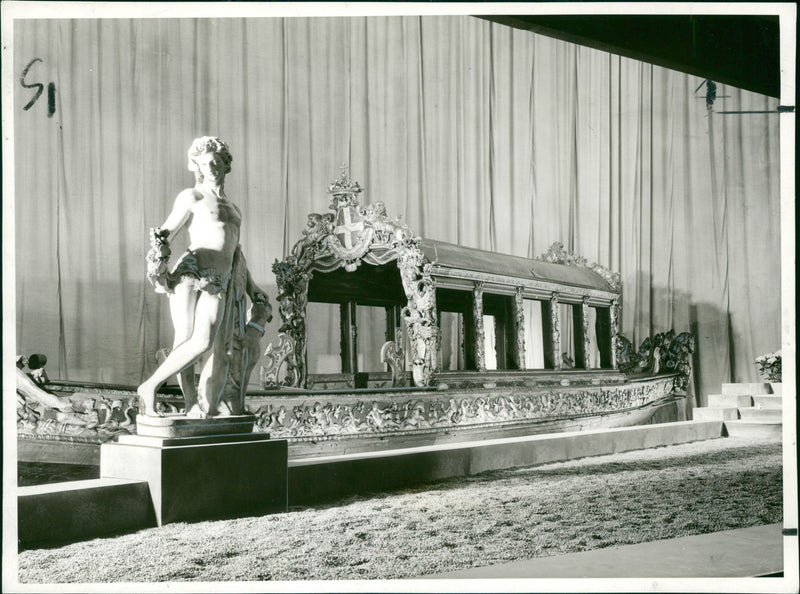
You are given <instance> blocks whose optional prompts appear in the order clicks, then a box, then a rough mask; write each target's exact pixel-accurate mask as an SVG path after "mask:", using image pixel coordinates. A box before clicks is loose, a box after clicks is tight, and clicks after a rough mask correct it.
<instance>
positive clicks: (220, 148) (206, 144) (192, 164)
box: [188, 136, 233, 183]
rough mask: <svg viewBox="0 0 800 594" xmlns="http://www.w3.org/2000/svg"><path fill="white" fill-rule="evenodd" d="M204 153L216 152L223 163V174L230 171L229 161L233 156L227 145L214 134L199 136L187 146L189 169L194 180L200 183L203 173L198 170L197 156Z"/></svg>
mask: <svg viewBox="0 0 800 594" xmlns="http://www.w3.org/2000/svg"><path fill="white" fill-rule="evenodd" d="M205 153H216V154H217V155H219V157H220V158H221V159H222V161H223V162H224V163H225V170H224V172H223V173H224V174H225V175H227V174H228V173H230V171H231V162H233V156H232V155H231V152H230V150H229V149H228V145H227V144H225V142H224V141H223V140H221V139H219V138H217V137H216V136H201V137H200V138H195V139H194V141H193V142H192V146H191V147H189V152H188V157H189V164H188V167H189V171H191V172H192V173H194V177H195V180H196V181H197V182H198V183H200V182H202V181H203V174H202V173H201V172H200V167H199V166H198V165H197V157H199V156H200V155H203V154H205Z"/></svg>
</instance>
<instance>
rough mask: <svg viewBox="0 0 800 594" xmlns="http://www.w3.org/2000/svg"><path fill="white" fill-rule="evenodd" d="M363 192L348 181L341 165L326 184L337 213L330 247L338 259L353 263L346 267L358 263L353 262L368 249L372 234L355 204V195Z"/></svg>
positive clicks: (348, 178)
mask: <svg viewBox="0 0 800 594" xmlns="http://www.w3.org/2000/svg"><path fill="white" fill-rule="evenodd" d="M363 191H364V188H363V187H361V185H359V183H358V182H356V181H352V180H350V177H349V176H348V174H347V169H346V167H344V166H343V167H342V169H341V174H340V176H339V178H338V179H337V180H336V181H334V182H333V183H332V184H331V185H330V186H329V187H328V193H329V194H330V195H331V204H330V209H331V210H333V211H335V213H336V214H335V218H334V227H333V234H332V237H334V238H335V241H331V242H330V243H329V246H330V248H331V251H333V253H334V254H335V255H336V256H337V257H338V258H340V259H342V260H345V261H347V262H352V263H353V264H354V265H347V266H345V268H346V269H348V270H349V269H350V268H351V267H352V268H355V266H357V265H358V264H357V263H355V262H354V261H356V260H358V259H359V258H360V257H361V256H363V255H364V254H365V253H366V252H367V250H368V249H369V246H370V243H371V242H372V237H373V235H374V229H373V228H372V227H371V226H370V225H369V224H367V223H366V221H365V220H364V217H362V216H361V212H360V207H359V205H358V194H360V193H361V192H363Z"/></svg>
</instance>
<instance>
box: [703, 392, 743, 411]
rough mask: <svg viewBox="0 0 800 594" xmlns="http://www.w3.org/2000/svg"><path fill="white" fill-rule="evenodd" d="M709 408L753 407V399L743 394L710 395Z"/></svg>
mask: <svg viewBox="0 0 800 594" xmlns="http://www.w3.org/2000/svg"><path fill="white" fill-rule="evenodd" d="M708 406H709V407H719V408H746V407H748V406H753V397H752V396H748V395H743V394H709V395H708Z"/></svg>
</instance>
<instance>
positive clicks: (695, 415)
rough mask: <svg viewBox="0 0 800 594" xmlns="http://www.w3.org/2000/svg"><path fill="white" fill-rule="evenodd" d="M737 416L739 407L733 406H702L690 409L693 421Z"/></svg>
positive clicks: (725, 419)
mask: <svg viewBox="0 0 800 594" xmlns="http://www.w3.org/2000/svg"><path fill="white" fill-rule="evenodd" d="M738 418H739V409H738V408H736V407H735V406H728V407H722V406H703V407H700V408H695V409H694V410H693V411H692V420H694V421H728V420H736V419H738Z"/></svg>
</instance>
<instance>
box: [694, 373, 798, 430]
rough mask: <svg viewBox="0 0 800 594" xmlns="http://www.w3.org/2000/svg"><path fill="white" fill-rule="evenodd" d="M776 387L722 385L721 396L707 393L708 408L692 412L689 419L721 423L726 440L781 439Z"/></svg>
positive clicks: (780, 403)
mask: <svg viewBox="0 0 800 594" xmlns="http://www.w3.org/2000/svg"><path fill="white" fill-rule="evenodd" d="M773 386H774V387H775V388H776V390H773ZM779 386H780V384H761V383H757V384H744V383H742V384H722V393H721V394H709V395H708V406H704V407H700V408H696V409H694V411H693V417H692V418H693V419H694V420H696V421H722V422H723V424H724V425H725V430H726V433H727V434H728V436H729V437H759V438H774V439H780V438H781V430H782V428H783V421H782V417H783V396H782V395H781V393H780V388H779ZM776 392H777V393H776Z"/></svg>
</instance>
